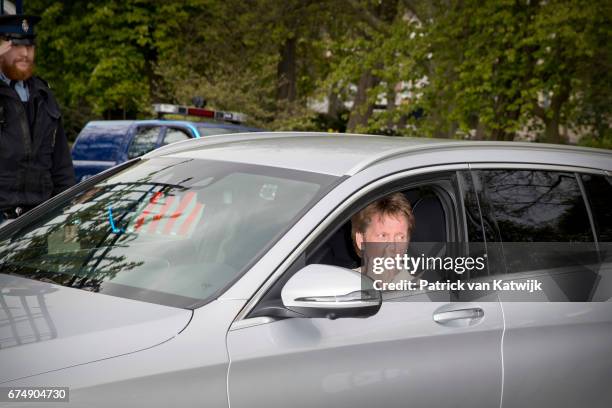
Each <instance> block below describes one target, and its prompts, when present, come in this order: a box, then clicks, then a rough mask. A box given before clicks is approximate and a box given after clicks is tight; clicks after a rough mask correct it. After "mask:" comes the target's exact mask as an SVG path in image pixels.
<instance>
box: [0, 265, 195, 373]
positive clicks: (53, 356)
mask: <svg viewBox="0 0 612 408" xmlns="http://www.w3.org/2000/svg"><path fill="white" fill-rule="evenodd" d="M191 316H192V311H191V310H185V309H178V308H173V307H168V306H161V305H156V304H151V303H145V302H139V301H136V300H130V299H123V298H119V297H114V296H108V295H103V294H99V293H92V292H87V291H85V290H81V289H75V288H66V287H62V286H59V285H54V284H51V283H46V282H38V281H34V280H31V279H25V278H22V277H18V276H12V275H6V274H1V273H0V367H2V369H1V370H0V383H3V382H6V381H11V380H15V379H18V378H23V377H27V376H31V375H35V374H40V373H44V372H48V371H52V370H58V369H61V368H65V367H70V366H74V365H78V364H84V363H88V362H92V361H96V360H100V359H105V358H110V357H114V356H118V355H122V354H127V353H133V352H136V351H139V350H143V349H146V348H150V347H153V346H155V345H158V344H160V343H162V342H164V341H167V340H168V339H171V338H173V337H174V336H176V335H177V334H178V333H179V332H180V331H181V330H182V329H183V328H185V326H186V325H187V324H188V323H189V320H190V319H191Z"/></svg>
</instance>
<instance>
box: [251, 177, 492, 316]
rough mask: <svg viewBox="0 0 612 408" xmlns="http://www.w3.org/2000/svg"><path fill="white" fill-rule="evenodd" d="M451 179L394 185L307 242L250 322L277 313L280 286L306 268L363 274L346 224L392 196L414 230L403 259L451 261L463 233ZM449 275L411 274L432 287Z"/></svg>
mask: <svg viewBox="0 0 612 408" xmlns="http://www.w3.org/2000/svg"><path fill="white" fill-rule="evenodd" d="M455 176H456V175H455V173H454V172H453V173H446V172H445V173H436V174H433V175H428V176H426V177H419V178H417V179H408V180H401V181H395V182H393V183H390V185H388V186H385V187H383V189H381V191H377V192H375V193H371V194H368V195H367V196H366V197H363V198H361V199H360V200H359V201H358V202H357V203H355V204H354V205H353V206H352V207H351V208H350V209H348V210H347V211H346V212H344V213H343V214H341V215H339V216H338V218H337V219H336V220H334V221H333V222H332V224H331V225H330V226H329V227H328V228H327V229H326V230H325V231H323V232H322V233H321V234H320V235H319V236H318V237H317V238H315V239H314V240H313V241H312V243H311V244H310V245H309V247H308V248H307V249H306V250H305V251H304V252H303V253H302V254H301V255H300V256H299V257H298V258H297V260H296V261H295V262H294V263H293V264H292V265H291V266H290V267H289V268H288V269H287V270H286V271H285V273H284V274H283V275H282V276H281V277H280V278H279V279H278V281H276V282H275V283H274V285H272V287H271V288H270V289H269V290H268V291H267V292H266V294H265V295H264V296H263V297H262V300H261V301H260V303H259V304H258V306H257V307H255V308H254V309H253V310H252V311H251V313H250V315H249V316H251V317H254V316H258V315H259V313H260V311H261V313H262V315H265V313H266V312H265V310H266V308H268V307H272V308H274V307H282V301H281V291H282V288H283V286H284V284H285V283H286V282H287V281H288V280H289V279H290V278H291V276H292V275H293V274H294V273H296V272H297V271H299V270H300V269H301V268H303V267H304V266H306V265H310V264H324V265H333V266H340V267H343V268H348V269H354V270H356V271H361V272H362V273H363V271H364V269H363V268H362V263H363V262H362V259H361V257H360V255H359V254H358V250H357V249H356V247H355V244H354V241H353V234H352V224H351V218H352V217H353V215H355V214H356V213H357V212H359V211H360V210H361V209H363V208H365V207H366V206H368V204H371V203H372V202H374V201H377V200H379V199H380V198H383V197H387V196H390V195H394V194H396V193H397V194H401V195H403V196H404V197H405V198H406V199H407V200H408V202H409V203H410V206H411V207H412V214H413V216H414V228H413V230H412V233H411V234H410V243H409V246H408V251H407V255H409V256H412V257H414V258H424V257H428V258H429V257H431V258H436V259H437V258H440V259H441V258H444V257H446V256H453V255H456V250H457V249H459V248H460V247H461V246H462V245H460V244H459V243H458V242H457V241H459V240H460V238H459V237H460V236H461V235H464V232H463V230H460V229H459V228H458V222H457V221H458V220H457V215H458V211H457V210H458V209H457V208H455V203H456V202H457V200H455V198H456V192H457V191H456V180H455ZM376 246H377V243H373V246H370V248H373V249H374V250H376V249H377V248H376ZM480 255H481V256H482V255H483V254H482V253H481V254H480ZM453 275H454V273H453V271H452V270H442V269H440V268H437V267H435V266H434V267H431V268H429V269H427V270H420V271H418V273H417V274H416V276H417V280H418V279H423V280H427V281H428V282H432V283H435V282H439V281H446V280H447V279H451V278H453V279H456V278H454V277H453ZM402 276H404V275H402ZM451 296H452V295H451V293H449V291H447V290H436V289H431V290H430V289H425V290H416V291H415V290H412V291H403V290H388V291H383V300H384V301H394V302H395V301H404V300H406V301H410V300H414V301H449V300H450V299H451ZM415 299H416V300H415Z"/></svg>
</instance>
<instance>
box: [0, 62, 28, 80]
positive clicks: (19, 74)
mask: <svg viewBox="0 0 612 408" xmlns="http://www.w3.org/2000/svg"><path fill="white" fill-rule="evenodd" d="M22 61H27V62H28V67H27V68H26V69H22V68H18V67H17V63H18V62H22ZM1 67H2V72H3V73H4V75H6V77H7V78H8V79H11V80H13V81H25V80H26V79H29V78H30V77H31V76H32V73H33V72H34V61H32V60H31V59H29V58H27V57H25V58H20V59H17V60H14V61H13V63H12V64H9V63H7V62H6V60H5V59H4V58H3V59H2V61H1Z"/></svg>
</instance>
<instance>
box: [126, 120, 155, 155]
mask: <svg viewBox="0 0 612 408" xmlns="http://www.w3.org/2000/svg"><path fill="white" fill-rule="evenodd" d="M160 132H161V127H159V126H152V127H149V126H147V127H139V128H138V129H136V134H135V135H134V140H132V144H131V145H130V148H129V150H128V158H130V159H133V158H135V157H140V156H142V155H143V154H145V153H149V152H150V151H151V150H154V149H155V148H157V139H159V134H160Z"/></svg>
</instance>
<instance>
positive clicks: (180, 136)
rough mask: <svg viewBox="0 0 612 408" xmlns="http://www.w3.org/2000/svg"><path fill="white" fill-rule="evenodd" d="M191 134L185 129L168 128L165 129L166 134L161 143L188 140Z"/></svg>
mask: <svg viewBox="0 0 612 408" xmlns="http://www.w3.org/2000/svg"><path fill="white" fill-rule="evenodd" d="M189 139H191V136H190V135H189V133H187V131H185V130H182V129H177V128H168V129H166V135H165V136H164V141H163V142H162V145H167V144H170V143H175V142H181V141H183V140H189Z"/></svg>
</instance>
